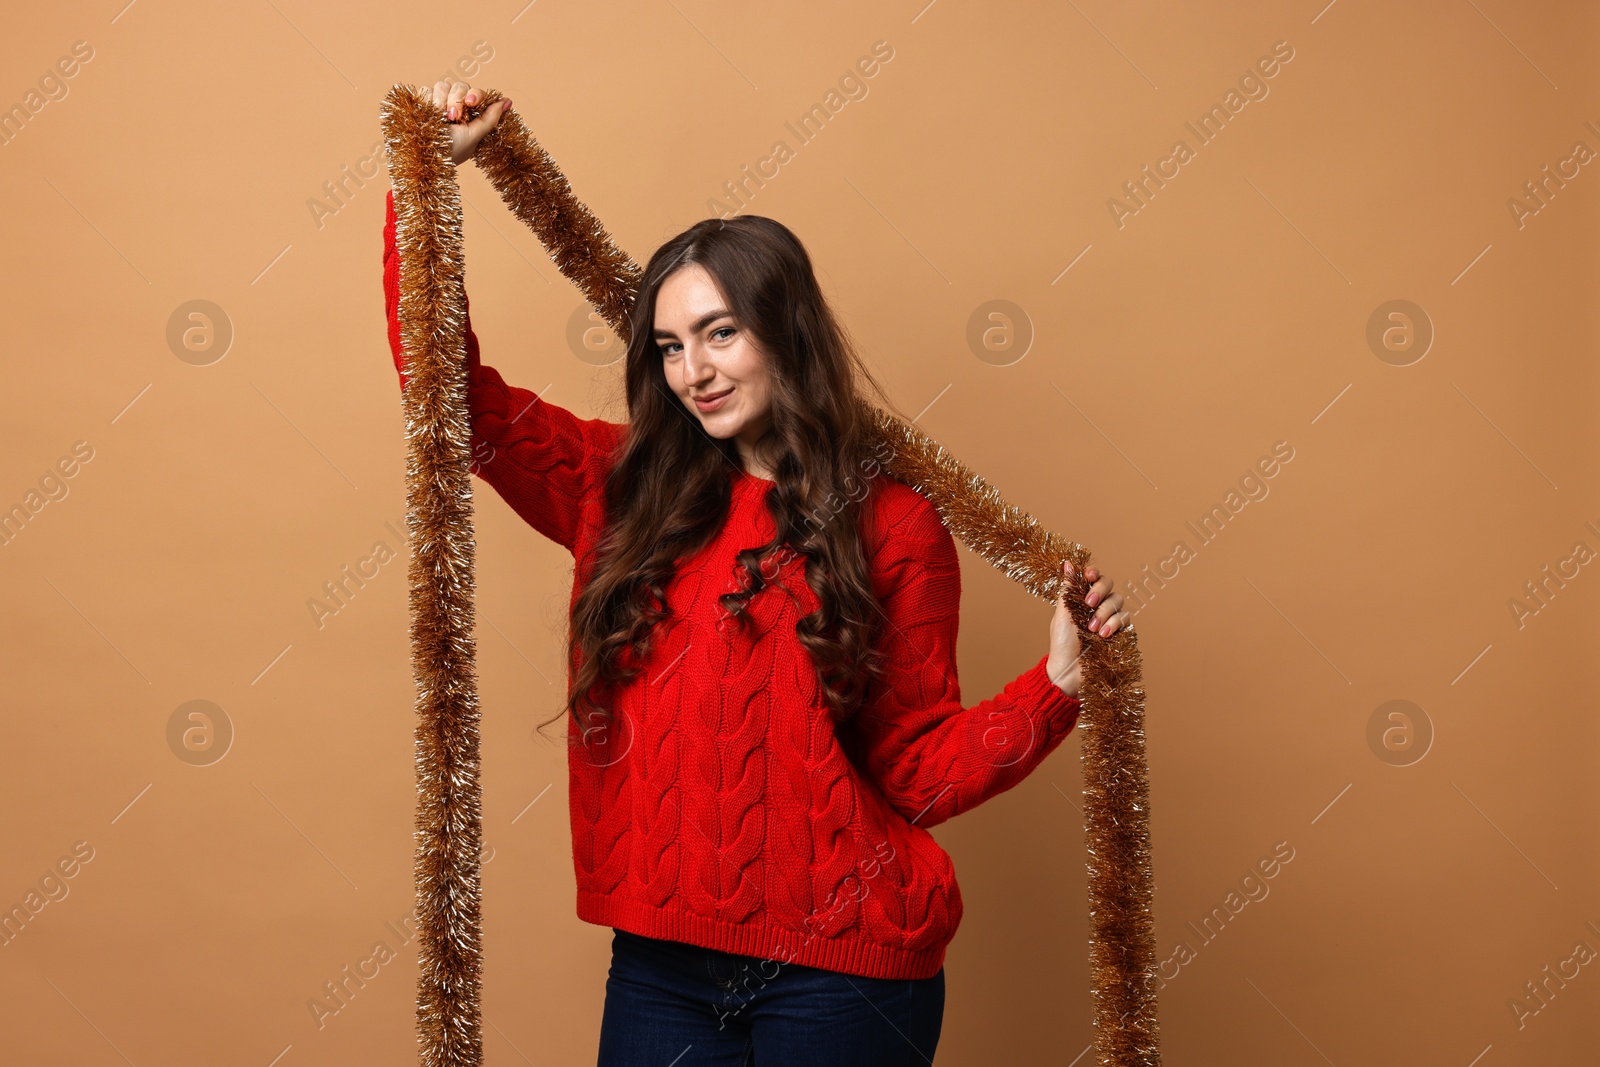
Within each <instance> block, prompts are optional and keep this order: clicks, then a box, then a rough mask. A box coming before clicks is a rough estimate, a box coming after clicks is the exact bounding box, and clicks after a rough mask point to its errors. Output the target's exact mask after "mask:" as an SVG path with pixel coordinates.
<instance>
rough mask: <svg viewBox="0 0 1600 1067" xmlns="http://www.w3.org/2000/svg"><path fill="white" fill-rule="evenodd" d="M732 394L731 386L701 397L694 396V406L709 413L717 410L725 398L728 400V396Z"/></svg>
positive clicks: (724, 401) (725, 400)
mask: <svg viewBox="0 0 1600 1067" xmlns="http://www.w3.org/2000/svg"><path fill="white" fill-rule="evenodd" d="M732 394H733V389H732V387H729V388H727V389H724V390H723V391H722V392H720V393H712V394H711V395H709V396H703V397H701V396H697V397H695V398H694V406H695V407H696V408H698V409H699V410H700V411H701V412H704V413H710V412H713V411H715V410H717V409H718V408H720V407H721V406H722V405H723V404H724V403H726V402H727V400H728V397H729V396H731V395H732Z"/></svg>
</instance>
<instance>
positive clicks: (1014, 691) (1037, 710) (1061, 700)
mask: <svg viewBox="0 0 1600 1067" xmlns="http://www.w3.org/2000/svg"><path fill="white" fill-rule="evenodd" d="M1049 662H1050V655H1049V653H1046V654H1045V655H1043V656H1040V657H1039V662H1038V663H1035V664H1034V665H1033V666H1032V667H1030V668H1029V669H1028V670H1026V671H1024V672H1023V673H1022V674H1021V675H1019V676H1018V677H1017V679H1016V680H1015V681H1014V682H1012V683H1011V684H1010V685H1008V686H1006V695H1007V696H1009V697H1011V698H1012V699H1013V700H1015V701H1016V702H1017V705H1018V706H1019V707H1021V708H1025V709H1027V711H1028V713H1029V714H1030V715H1031V716H1032V717H1034V718H1036V719H1038V720H1039V721H1040V722H1042V723H1044V724H1045V727H1046V729H1047V731H1048V732H1049V733H1051V734H1052V735H1054V734H1064V733H1066V732H1067V731H1069V730H1071V729H1072V727H1073V725H1074V724H1076V723H1077V721H1078V709H1079V708H1081V707H1082V706H1083V702H1082V701H1081V700H1079V699H1078V698H1077V697H1074V696H1068V695H1067V694H1066V693H1063V692H1062V691H1061V687H1060V686H1058V685H1056V683H1054V682H1052V681H1051V680H1050V672H1049V670H1047V669H1046V666H1045V665H1046V664H1047V663H1049Z"/></svg>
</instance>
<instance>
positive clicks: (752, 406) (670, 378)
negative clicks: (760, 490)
mask: <svg viewBox="0 0 1600 1067" xmlns="http://www.w3.org/2000/svg"><path fill="white" fill-rule="evenodd" d="M655 311H656V319H655V332H654V337H655V341H656V344H657V345H658V346H659V347H660V351H661V369H662V370H663V371H664V372H665V373H666V377H667V385H668V386H669V387H670V388H671V389H672V391H673V392H674V393H676V394H677V396H678V399H679V400H680V402H682V404H683V405H684V406H685V407H686V408H688V409H689V411H690V413H691V414H693V416H694V417H695V419H697V420H698V421H699V423H700V425H701V426H702V427H703V428H704V429H705V431H706V433H708V434H710V435H711V436H712V437H715V438H717V439H718V440H728V439H730V438H731V439H733V441H734V442H735V444H736V445H737V447H738V449H739V453H740V455H741V456H743V457H744V458H745V461H746V463H745V466H746V468H747V469H749V468H750V467H751V466H752V464H751V462H750V461H751V458H752V456H753V454H754V448H755V445H756V442H757V441H759V440H760V439H761V436H762V435H763V434H765V433H766V432H767V431H768V430H769V429H771V427H772V378H771V375H770V373H769V371H768V368H767V358H766V356H765V354H764V353H762V351H761V350H760V349H759V348H757V347H756V343H755V339H754V338H753V337H751V336H750V333H749V331H747V330H745V329H744V328H743V327H742V326H740V325H739V324H738V323H737V322H736V321H734V318H733V313H732V312H731V311H730V310H729V309H728V302H727V301H726V300H724V299H723V296H722V291H721V290H720V289H719V288H718V287H717V283H716V281H715V279H713V278H712V277H711V274H710V273H709V272H708V271H707V270H706V269H705V268H704V267H702V266H700V265H699V264H698V263H690V264H687V265H685V266H682V267H679V268H678V269H677V270H675V271H673V272H672V273H671V274H669V275H667V278H666V280H665V281H663V282H662V283H661V287H660V288H659V289H658V290H657V291H656V309H655ZM751 473H759V471H756V470H752V471H751Z"/></svg>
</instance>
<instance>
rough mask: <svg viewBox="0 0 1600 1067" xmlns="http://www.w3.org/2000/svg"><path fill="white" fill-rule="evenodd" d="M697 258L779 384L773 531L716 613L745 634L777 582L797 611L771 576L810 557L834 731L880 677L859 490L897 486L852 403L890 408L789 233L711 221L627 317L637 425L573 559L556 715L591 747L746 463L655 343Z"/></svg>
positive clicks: (771, 225)
mask: <svg viewBox="0 0 1600 1067" xmlns="http://www.w3.org/2000/svg"><path fill="white" fill-rule="evenodd" d="M689 264H699V265H700V266H702V267H703V268H704V269H705V270H706V271H707V272H708V273H709V274H710V275H711V277H712V278H713V279H714V280H715V281H716V283H717V285H718V287H719V288H720V289H721V291H722V295H723V296H724V297H725V298H726V301H727V303H726V305H725V306H726V307H727V308H728V309H729V311H730V312H731V313H732V315H733V318H734V320H735V322H736V323H737V324H738V326H739V328H740V329H742V330H745V331H748V334H749V336H750V337H751V339H752V340H753V341H754V342H755V344H756V347H757V348H758V349H759V350H760V351H761V352H762V353H763V355H764V356H765V357H766V360H767V364H766V365H767V370H768V372H769V374H770V375H771V380H772V388H771V397H772V401H771V402H772V422H773V425H772V430H771V432H770V434H769V435H768V437H767V438H765V439H764V440H763V441H762V442H761V447H762V448H763V449H764V452H763V455H764V456H765V457H769V459H768V462H769V464H770V466H771V467H772V470H773V472H774V478H773V481H774V482H775V486H774V488H773V489H772V490H771V491H770V492H769V493H768V494H767V498H766V505H767V509H768V511H769V512H770V513H771V515H772V518H773V521H774V526H775V528H776V532H775V534H774V536H773V538H772V540H771V541H769V542H768V543H766V544H764V545H756V546H747V547H745V548H744V549H743V550H742V551H740V552H739V554H738V557H737V558H738V571H740V572H742V574H740V575H739V576H738V577H737V580H736V581H735V582H734V584H735V591H732V592H729V593H725V594H723V595H722V597H721V598H720V600H721V603H722V605H723V607H724V608H725V609H726V610H727V611H728V612H729V614H730V615H731V616H732V617H733V618H734V619H736V620H737V623H738V625H739V626H741V627H747V626H748V625H749V621H750V620H749V617H748V615H747V614H746V611H745V608H746V605H747V604H748V603H749V601H750V599H751V598H752V597H754V596H756V595H757V594H759V593H760V592H761V591H762V590H763V589H764V588H766V587H767V586H768V585H769V584H777V586H778V588H779V589H782V590H783V592H784V593H785V594H787V595H789V596H790V597H791V599H793V594H792V593H790V592H789V591H788V590H787V589H784V587H783V586H782V584H781V583H772V582H771V581H770V579H771V578H773V577H775V576H776V574H777V569H778V567H779V566H781V565H782V564H783V563H785V562H787V561H788V560H789V559H792V558H794V557H796V556H798V557H801V558H803V559H804V560H805V568H804V571H805V578H806V582H807V584H808V585H809V586H810V587H811V589H812V590H813V592H815V594H816V596H817V600H818V602H819V603H820V608H819V610H817V611H816V612H813V613H812V614H810V615H806V616H804V617H802V618H801V619H800V620H799V621H798V622H797V623H796V624H795V634H796V636H797V637H798V639H799V641H800V644H801V645H802V647H804V648H805V649H806V651H807V652H808V653H809V654H810V656H811V658H812V661H813V664H814V666H815V668H816V671H817V678H818V682H819V689H820V691H821V692H822V694H823V696H824V699H825V700H826V702H827V704H828V707H829V709H830V713H831V714H832V715H833V716H834V717H835V719H836V720H837V721H842V720H844V719H845V718H848V717H849V716H850V715H852V714H853V713H854V712H855V711H856V710H857V709H858V707H859V706H860V703H861V701H862V699H863V697H864V696H865V694H866V692H867V690H868V688H869V687H870V686H871V684H872V682H873V681H874V680H875V679H876V677H877V676H878V674H879V672H880V671H881V663H880V661H879V657H878V655H877V653H876V651H875V648H874V646H875V643H876V639H877V636H878V633H879V626H880V620H881V617H882V612H881V609H880V607H879V605H878V602H877V598H876V597H875V596H874V594H873V592H872V586H871V580H870V574H869V572H868V567H867V561H866V555H865V552H864V550H863V546H862V540H861V536H860V529H859V527H858V522H859V519H860V516H861V514H862V512H861V509H860V507H859V505H860V502H861V500H863V499H864V498H865V497H866V491H865V490H866V482H867V481H869V480H870V479H871V478H872V477H887V475H884V474H882V473H881V472H880V470H879V463H880V462H881V459H880V460H879V461H874V460H873V458H872V457H871V456H870V455H868V447H867V435H866V432H865V423H864V421H863V420H864V415H865V413H864V411H863V408H862V405H861V402H860V401H861V399H862V398H863V396H864V394H865V393H866V392H868V391H870V393H871V395H872V398H873V400H874V401H875V402H877V403H879V404H880V405H881V406H884V407H891V406H890V405H889V404H888V403H887V401H886V398H885V397H884V394H883V390H882V388H881V387H880V386H879V385H878V383H877V381H876V380H875V379H874V378H873V376H872V373H871V371H870V370H868V368H867V366H866V364H865V362H864V361H863V360H862V359H861V357H860V354H859V353H858V352H857V350H856V348H855V346H854V344H853V343H852V342H851V340H850V338H849V335H848V333H847V332H846V331H845V330H844V328H843V327H842V326H841V324H840V323H839V321H838V319H837V318H836V317H835V315H834V314H833V311H832V309H831V308H830V307H829V305H828V302H827V299H826V298H825V297H824V296H823V293H822V290H821V287H820V286H819V285H818V284H817V279H816V274H815V272H814V271H813V269H812V265H811V257H810V256H809V255H808V254H807V253H806V250H805V247H804V246H803V245H802V244H801V243H800V241H799V239H798V238H796V237H795V235H794V234H793V233H792V232H790V230H789V229H788V227H786V226H784V225H783V224H782V223H780V222H777V221H776V220H774V219H770V218H766V217H764V216H761V215H739V216H735V217H733V218H728V219H716V218H712V219H705V220H703V221H701V222H698V223H696V224H695V225H693V226H691V227H689V228H688V229H687V230H685V231H683V232H682V233H680V234H678V235H677V236H676V237H674V238H672V239H671V240H669V241H667V242H666V243H665V244H663V245H662V246H661V247H660V248H659V249H657V250H656V253H655V254H654V255H653V256H651V257H650V262H649V264H648V266H646V267H645V270H644V273H643V275H642V277H641V278H640V283H639V292H638V296H637V298H636V299H635V302H634V305H633V309H632V312H631V315H630V336H629V340H628V347H627V357H626V365H625V371H624V388H625V390H626V393H627V405H628V429H627V431H626V433H625V434H624V436H623V440H622V442H621V443H620V444H619V445H618V450H617V453H616V455H615V456H614V457H613V463H612V466H611V469H610V472H609V474H608V476H607V479H606V483H605V509H606V527H605V530H604V532H603V533H602V535H601V537H600V539H599V541H598V543H597V545H596V547H595V550H594V552H593V553H592V554H591V555H590V556H589V557H588V558H587V559H583V560H579V561H578V563H577V568H576V570H577V580H578V581H579V582H580V583H581V589H580V591H579V594H578V597H577V599H576V600H575V601H574V603H573V605H572V617H571V627H570V631H569V636H568V658H569V663H570V665H571V668H572V683H571V688H570V690H569V694H568V698H567V704H566V709H565V711H564V712H562V713H558V714H557V715H556V717H555V718H561V717H562V715H564V714H570V715H572V716H573V717H574V718H575V719H576V721H577V724H578V726H579V729H580V732H581V734H582V736H583V737H588V736H589V734H590V732H591V731H593V730H596V729H603V728H604V726H605V724H607V723H609V721H610V718H611V711H610V708H609V707H608V705H609V703H610V700H609V698H608V696H607V693H608V692H609V691H611V690H614V688H615V687H617V686H621V685H623V684H625V683H627V682H628V681H630V680H631V679H633V678H634V677H635V676H636V675H637V673H638V672H639V670H641V669H642V666H641V665H642V664H643V662H644V660H645V657H646V655H647V654H648V652H649V648H650V642H651V637H652V635H653V633H654V631H655V628H656V626H657V624H658V623H660V622H662V621H663V620H665V619H666V618H667V617H668V614H669V613H668V611H667V609H666V604H665V589H666V586H667V583H668V582H669V581H670V580H671V578H672V576H673V574H674V572H675V567H676V563H677V561H679V560H681V559H684V558H687V557H688V556H690V555H691V554H693V553H694V552H695V551H697V550H698V549H700V548H702V547H704V546H705V545H707V544H708V543H710V542H711V540H712V539H713V538H715V536H716V534H717V532H718V530H720V529H721V527H722V524H723V521H724V519H725V518H726V516H727V514H728V508H729V504H730V501H731V497H732V473H733V470H735V469H741V468H742V462H741V460H740V457H739V453H738V449H737V447H736V446H735V445H734V443H733V442H732V441H731V440H724V441H719V440H716V439H714V438H712V437H711V436H710V435H709V434H707V433H706V432H705V430H704V429H703V428H702V427H701V425H700V422H699V420H698V419H697V418H696V417H695V416H694V415H693V414H692V413H690V412H689V410H688V409H687V408H686V407H685V406H684V404H683V402H682V401H681V400H680V399H679V398H678V397H677V396H676V395H675V394H674V393H673V391H672V389H671V387H670V386H669V385H668V384H667V380H666V375H665V373H664V371H663V369H662V356H661V350H660V348H659V346H658V343H657V342H656V340H655V339H654V336H653V331H654V325H655V306H656V294H657V292H658V291H659V289H660V288H661V284H662V283H663V282H664V281H665V280H666V279H667V277H668V276H670V275H671V274H672V273H673V272H674V271H676V270H679V269H681V268H683V267H685V266H688V265H689ZM891 410H892V407H891ZM884 458H886V457H884ZM732 577H734V576H730V578H732ZM554 721H555V719H554V718H553V719H550V720H548V722H554Z"/></svg>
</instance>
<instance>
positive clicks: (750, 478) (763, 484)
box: [733, 467, 778, 489]
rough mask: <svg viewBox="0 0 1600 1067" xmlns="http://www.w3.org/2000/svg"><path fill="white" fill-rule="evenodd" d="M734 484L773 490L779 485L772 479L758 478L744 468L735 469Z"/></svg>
mask: <svg viewBox="0 0 1600 1067" xmlns="http://www.w3.org/2000/svg"><path fill="white" fill-rule="evenodd" d="M733 483H734V484H735V485H742V486H745V487H747V488H753V489H771V488H772V487H773V486H775V485H777V484H778V483H777V482H775V481H773V480H772V479H770V478H758V477H756V476H755V475H754V474H751V473H750V472H749V471H747V470H745V469H744V468H743V467H736V468H734V473H733Z"/></svg>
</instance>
